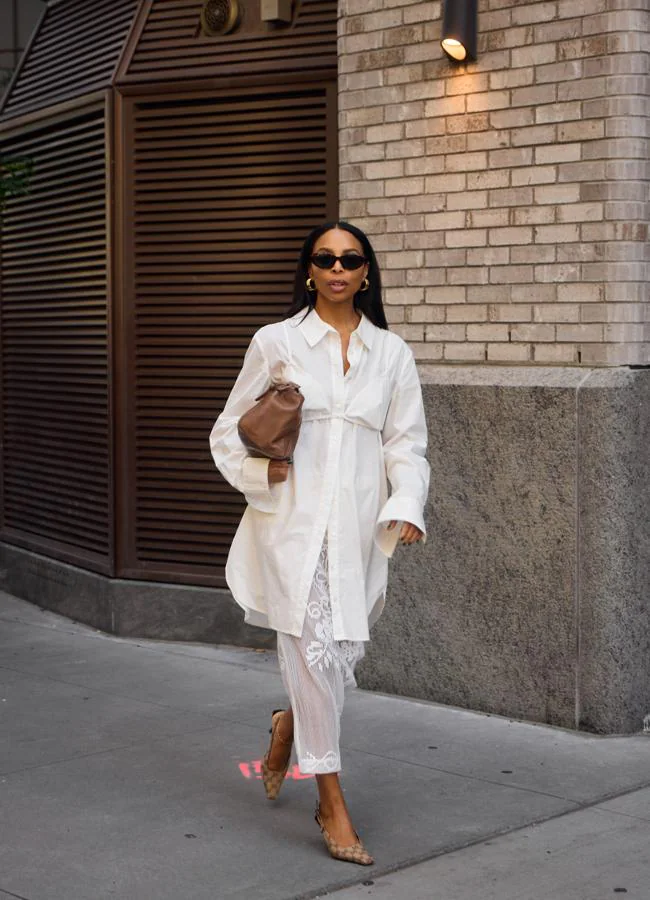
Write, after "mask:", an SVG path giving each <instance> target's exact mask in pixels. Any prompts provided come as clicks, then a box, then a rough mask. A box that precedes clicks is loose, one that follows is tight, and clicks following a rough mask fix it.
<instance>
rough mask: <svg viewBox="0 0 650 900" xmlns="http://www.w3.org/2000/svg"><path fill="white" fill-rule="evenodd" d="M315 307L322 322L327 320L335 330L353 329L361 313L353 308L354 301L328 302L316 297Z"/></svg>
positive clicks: (359, 319)
mask: <svg viewBox="0 0 650 900" xmlns="http://www.w3.org/2000/svg"><path fill="white" fill-rule="evenodd" d="M315 309H316V312H317V313H318V315H319V316H320V318H321V319H322V320H323V322H327V324H328V325H331V326H332V327H333V328H336V330H337V331H354V330H355V328H356V327H357V325H358V324H359V322H360V321H361V313H359V312H357V310H356V309H355V308H354V301H352V300H351V301H350V302H349V303H330V302H329V301H328V300H326V299H324V298H323V297H320V296H319V297H318V298H317V300H316V303H315Z"/></svg>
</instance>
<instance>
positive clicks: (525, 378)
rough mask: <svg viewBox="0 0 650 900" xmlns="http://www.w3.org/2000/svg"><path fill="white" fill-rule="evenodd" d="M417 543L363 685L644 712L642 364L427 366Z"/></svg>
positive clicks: (647, 424) (539, 709)
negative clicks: (425, 478) (423, 501)
mask: <svg viewBox="0 0 650 900" xmlns="http://www.w3.org/2000/svg"><path fill="white" fill-rule="evenodd" d="M422 378H423V382H424V385H423V390H424V397H425V403H426V408H427V417H428V421H429V438H430V446H429V458H430V461H431V467H432V479H431V493H430V497H429V503H428V508H427V511H426V519H427V524H428V538H427V543H426V544H425V545H424V546H423V547H418V548H416V547H399V548H398V550H397V551H396V554H395V557H394V559H393V562H392V565H391V569H390V580H389V596H388V601H387V605H386V608H385V611H384V613H383V615H382V617H381V618H380V619H379V622H378V623H377V625H376V626H375V627H374V629H373V632H372V635H371V641H370V643H369V645H368V652H367V655H366V658H365V660H364V661H363V663H362V664H361V666H360V669H359V683H360V685H361V686H362V687H366V688H372V689H376V690H382V691H387V692H394V693H398V694H405V695H408V696H413V697H421V698H425V699H429V700H435V701H438V702H442V703H449V704H453V705H458V706H463V707H468V708H472V709H478V710H484V711H486V712H491V713H498V714H501V715H507V716H514V717H517V718H524V719H530V720H535V721H539V722H548V723H550V724H554V725H560V726H563V727H567V728H579V729H585V730H589V731H595V732H602V733H624V732H635V731H639V730H641V728H642V724H643V717H644V716H645V715H646V714H647V713H649V712H650V602H649V601H650V516H649V513H648V511H649V510H650V451H649V448H650V372H649V371H643V370H638V371H633V370H630V369H625V368H619V369H596V370H593V369H580V368H577V367H574V368H568V367H553V368H547V367H538V368H535V367H529V366H521V367H499V368H498V369H495V368H494V367H488V366H480V367H479V366H473V367H464V366H462V367H458V366H430V367H424V368H423V371H422Z"/></svg>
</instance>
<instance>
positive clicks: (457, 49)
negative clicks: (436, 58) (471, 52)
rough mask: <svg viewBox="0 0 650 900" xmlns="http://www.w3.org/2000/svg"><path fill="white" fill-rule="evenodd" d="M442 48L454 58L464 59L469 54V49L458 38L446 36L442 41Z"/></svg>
mask: <svg viewBox="0 0 650 900" xmlns="http://www.w3.org/2000/svg"><path fill="white" fill-rule="evenodd" d="M442 49H443V50H444V51H445V53H447V54H448V55H449V56H451V57H452V58H453V59H458V60H462V59H465V57H466V56H467V50H466V49H465V47H464V45H463V44H461V42H460V41H457V40H456V38H444V40H443V41H442Z"/></svg>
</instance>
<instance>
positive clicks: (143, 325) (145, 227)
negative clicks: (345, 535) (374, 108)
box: [118, 84, 337, 585]
mask: <svg viewBox="0 0 650 900" xmlns="http://www.w3.org/2000/svg"><path fill="white" fill-rule="evenodd" d="M123 102H124V107H123V116H124V122H125V125H126V127H125V132H124V133H125V135H126V144H125V147H124V151H123V163H124V167H125V176H126V177H125V194H124V198H123V199H124V204H125V214H126V222H127V226H126V230H125V234H124V235H123V241H124V244H123V249H124V262H123V264H124V272H123V275H124V295H123V307H122V316H121V317H120V320H121V323H122V324H121V328H122V331H123V334H122V337H121V338H118V340H121V341H123V349H124V364H125V367H126V368H125V371H126V377H125V379H124V383H123V386H122V391H121V395H122V403H123V418H122V428H121V435H122V440H121V446H120V448H119V450H120V452H121V467H120V473H119V474H120V485H121V489H120V492H119V496H120V497H121V501H122V508H121V516H120V519H119V524H118V527H119V532H118V540H119V548H120V572H121V574H123V575H125V576H128V577H135V578H147V579H159V580H161V579H162V580H168V581H180V582H188V583H201V584H214V585H221V584H223V583H224V581H223V568H224V564H225V559H226V555H227V552H228V548H229V546H230V542H231V540H232V536H233V534H234V530H235V527H236V525H237V522H238V521H239V519H240V517H241V514H242V512H243V502H242V498H241V496H240V495H239V494H238V493H237V492H235V491H234V490H233V489H231V488H230V487H229V485H227V484H226V483H225V482H224V481H223V479H222V478H221V477H220V475H219V474H218V473H217V471H216V469H215V467H214V464H213V462H212V459H211V457H210V453H209V446H208V436H209V432H210V428H211V427H212V424H213V422H214V420H215V418H216V416H217V415H218V414H219V412H220V411H221V409H222V408H223V404H224V401H225V399H226V397H227V395H228V392H229V390H230V388H231V386H232V383H233V381H234V379H235V377H236V375H237V372H238V370H239V367H240V365H241V361H242V359H243V354H244V351H245V349H246V346H247V345H248V343H249V341H250V338H251V335H252V334H253V332H254V331H255V330H256V329H257V328H258V327H260V326H261V325H263V324H265V323H266V322H270V321H273V320H276V319H278V318H281V317H282V315H283V313H284V312H285V310H286V308H287V306H288V304H289V302H290V298H291V292H292V284H293V276H294V272H295V265H296V259H297V254H298V250H299V248H300V245H301V243H302V241H303V239H304V237H305V235H306V233H307V231H308V230H309V229H310V228H311V227H313V226H314V225H317V224H319V223H321V222H322V221H325V220H326V219H327V218H328V217H335V215H336V205H337V200H336V183H337V178H336V107H335V103H336V100H335V86H334V85H333V84H331V85H317V86H316V85H315V86H309V85H306V86H304V87H301V88H300V89H297V88H291V89H288V88H285V89H282V88H277V89H265V90H261V89H248V90H247V91H242V92H239V93H238V94H237V95H236V96H232V95H230V96H214V95H212V96H206V95H196V94H194V95H184V96H178V97H172V98H170V97H166V98H164V99H160V100H151V99H148V100H146V101H145V100H139V99H135V98H128V99H125V100H124V101H123Z"/></svg>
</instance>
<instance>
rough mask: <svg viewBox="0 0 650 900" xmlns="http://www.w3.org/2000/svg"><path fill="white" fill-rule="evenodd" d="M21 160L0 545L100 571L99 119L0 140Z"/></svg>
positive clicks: (5, 253) (3, 278) (6, 311)
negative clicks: (24, 173)
mask: <svg viewBox="0 0 650 900" xmlns="http://www.w3.org/2000/svg"><path fill="white" fill-rule="evenodd" d="M2 147H3V152H4V153H7V154H8V155H16V156H27V157H30V158H32V159H33V163H34V168H33V174H32V177H31V185H30V193H29V194H28V195H27V196H26V197H22V198H18V199H15V200H12V201H10V202H9V204H8V206H7V209H6V211H5V215H4V218H3V221H2V228H1V231H0V249H1V261H0V291H1V294H0V296H1V307H0V325H1V340H2V384H3V412H2V428H3V442H4V452H3V460H2V464H3V465H2V469H3V472H2V474H3V492H4V497H3V500H4V502H3V506H2V532H3V537H4V538H5V539H6V540H8V541H10V542H12V543H18V544H23V545H25V546H28V547H31V548H33V549H37V550H44V551H56V555H57V556H58V557H59V558H60V559H67V560H69V561H71V562H76V563H80V564H82V565H84V566H86V567H87V568H94V569H97V570H98V571H107V570H108V569H109V568H110V550H111V547H110V537H109V534H110V510H109V449H108V448H109V427H108V360H107V299H106V295H107V280H106V273H107V247H106V222H105V217H106V167H105V128H104V117H103V113H102V112H94V113H91V114H87V115H85V116H83V117H79V118H75V119H73V120H69V121H67V122H64V123H59V124H57V126H56V127H52V128H48V129H43V130H40V131H36V132H30V133H28V134H25V135H23V136H21V137H20V138H16V139H12V140H9V141H5V142H3V145H2Z"/></svg>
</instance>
